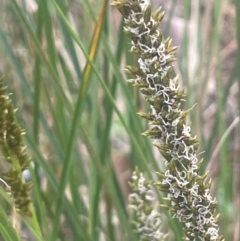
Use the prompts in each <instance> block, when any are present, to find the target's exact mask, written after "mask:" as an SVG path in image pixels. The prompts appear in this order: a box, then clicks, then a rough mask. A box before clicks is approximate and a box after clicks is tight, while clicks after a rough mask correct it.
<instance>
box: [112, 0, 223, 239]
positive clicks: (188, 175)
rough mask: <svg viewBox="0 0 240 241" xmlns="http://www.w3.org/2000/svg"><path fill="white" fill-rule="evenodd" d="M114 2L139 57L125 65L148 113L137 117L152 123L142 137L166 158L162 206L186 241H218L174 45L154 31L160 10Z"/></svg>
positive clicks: (126, 0) (127, 0)
mask: <svg viewBox="0 0 240 241" xmlns="http://www.w3.org/2000/svg"><path fill="white" fill-rule="evenodd" d="M113 2H114V5H115V6H116V7H117V8H118V9H119V11H120V12H121V13H122V15H123V17H124V20H125V27H124V31H125V33H126V34H127V35H128V36H129V37H130V38H131V40H132V47H131V52H133V53H135V54H137V57H138V60H137V66H136V67H134V66H127V69H128V71H129V72H130V73H131V74H132V75H133V76H134V78H135V82H134V81H131V83H133V84H134V85H137V86H138V87H140V91H141V93H142V94H143V95H144V97H145V99H146V100H147V102H148V103H149V104H150V107H151V110H152V113H151V115H149V114H143V113H142V112H141V114H140V115H141V116H143V117H144V118H146V119H149V121H150V125H152V127H151V128H150V129H149V130H147V131H146V132H144V133H143V135H145V136H148V137H150V138H152V139H154V142H153V145H155V146H156V147H157V148H158V149H159V151H160V153H161V154H162V156H163V157H164V158H165V159H166V161H165V165H166V171H165V173H164V174H161V175H160V176H159V178H160V179H161V182H159V181H157V182H156V183H155V185H156V187H157V188H159V189H160V190H162V191H164V192H167V199H168V200H169V205H167V206H166V207H165V208H167V209H168V210H169V211H171V212H172V213H173V217H174V218H178V219H179V220H180V221H181V222H183V224H184V232H185V240H186V241H190V240H191V241H193V240H196V239H197V240H198V239H199V240H201V241H210V240H211V241H222V240H223V238H222V237H221V236H219V235H218V225H217V223H216V217H217V215H216V214H215V208H216V204H217V202H216V200H215V199H214V198H212V197H211V196H210V193H209V183H210V182H208V183H206V181H205V179H206V176H207V173H205V174H203V175H202V176H201V175H200V174H199V170H200V166H201V164H202V160H198V157H197V149H198V146H199V140H198V139H197V138H196V137H192V136H191V125H190V124H187V121H186V117H187V114H188V113H189V111H190V110H182V109H181V106H182V103H183V101H185V94H184V91H183V90H180V89H179V83H178V78H179V77H178V76H175V74H174V71H173V67H172V62H173V61H175V60H176V58H175V53H176V50H177V47H175V46H172V39H171V38H170V37H168V38H166V39H165V40H164V39H163V37H162V32H161V30H159V29H158V28H159V23H160V21H161V20H162V18H163V16H164V12H163V11H162V10H161V8H159V9H158V10H157V11H156V12H155V13H154V14H150V5H149V1H148V0H114V1H113ZM145 240H149V239H145ZM151 240H156V239H151Z"/></svg>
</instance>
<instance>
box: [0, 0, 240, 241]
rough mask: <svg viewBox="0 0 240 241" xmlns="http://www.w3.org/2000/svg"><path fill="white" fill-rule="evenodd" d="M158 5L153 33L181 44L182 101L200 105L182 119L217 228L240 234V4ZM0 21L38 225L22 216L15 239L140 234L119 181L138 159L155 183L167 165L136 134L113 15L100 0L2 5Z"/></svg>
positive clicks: (3, 69) (124, 46)
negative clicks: (207, 183) (214, 205)
mask: <svg viewBox="0 0 240 241" xmlns="http://www.w3.org/2000/svg"><path fill="white" fill-rule="evenodd" d="M166 2H167V3H166ZM160 5H162V6H163V9H164V10H165V13H166V14H165V18H164V20H163V21H162V24H161V26H160V28H161V29H162V30H163V33H164V36H165V37H167V36H170V37H172V38H173V44H174V45H177V46H179V49H178V53H177V61H176V62H175V64H174V66H175V71H176V73H177V74H179V75H180V81H181V86H182V87H183V88H184V89H185V92H186V93H187V101H186V104H185V108H191V107H192V106H193V105H194V104H195V103H197V105H195V106H194V108H193V110H192V112H191V114H190V115H189V122H190V123H192V133H193V135H197V136H198V137H199V139H200V140H201V147H200V150H199V158H202V157H203V158H204V163H203V165H202V172H204V171H205V170H209V177H211V179H212V188H211V193H212V195H213V196H216V198H217V200H218V202H219V205H218V212H219V213H220V218H219V225H220V233H221V234H223V235H224V237H225V239H226V240H232V241H240V233H239V232H240V231H239V222H240V211H239V210H240V158H239V156H240V125H239V120H240V119H239V108H240V95H239V84H240V1H238V0H235V1H230V0H219V1H207V0H206V1H205V0H204V1H200V0H194V1H190V0H169V1H163V0H155V1H154V0H153V1H152V6H153V9H157V7H159V6H160ZM0 23H1V24H0V75H3V76H4V82H5V84H6V85H7V86H8V89H7V91H8V92H9V93H12V95H11V98H12V101H13V104H14V107H15V108H18V111H17V120H18V122H19V123H20V124H21V126H22V127H23V128H24V129H25V130H26V136H25V141H26V144H27V146H28V151H29V154H30V155H31V156H32V163H33V165H32V169H31V180H32V182H33V190H32V194H31V195H32V198H33V201H34V207H35V209H36V214H37V217H38V223H39V225H40V227H41V232H40V233H37V232H36V230H34V227H33V226H32V225H31V220H29V219H24V220H21V219H20V218H18V219H17V227H18V228H17V230H18V231H19V233H20V235H21V238H22V240H51V241H54V240H74V241H77V240H90V241H91V240H92V241H96V240H106V241H107V240H111V241H115V240H116V241H117V240H139V238H138V237H137V235H136V234H135V233H134V232H133V230H132V228H131V225H130V222H129V214H128V208H127V196H128V194H129V191H130V190H129V187H128V184H127V182H128V181H129V178H130V176H131V173H132V170H133V169H134V167H135V166H136V165H137V166H138V167H139V168H140V170H141V171H143V172H144V173H145V174H146V175H148V177H149V178H152V179H156V175H155V172H156V171H159V170H162V171H163V170H164V160H163V158H161V157H160V155H159V153H157V152H156V149H155V148H154V147H152V145H151V143H150V140H148V139H147V138H145V137H143V136H141V133H142V132H143V131H145V130H146V129H147V122H146V121H144V120H142V119H141V118H140V117H138V116H137V115H136V112H138V111H141V110H146V111H148V110H149V106H147V104H146V103H145V101H144V100H143V98H142V96H141V95H140V94H139V93H138V90H136V89H134V88H132V86H131V85H129V84H128V83H127V82H126V79H127V78H131V77H130V76H127V73H126V72H125V71H124V66H125V65H126V64H134V63H135V58H134V56H133V55H132V54H131V53H129V51H128V50H129V48H130V40H129V39H127V37H126V36H125V35H124V34H123V32H122V26H123V21H122V18H121V15H120V14H119V12H118V11H117V10H116V9H115V8H114V7H112V6H110V2H108V1H105V2H104V1H103V0H101V1H100V0H84V1H83V0H1V7H0ZM87 63H88V64H87ZM0 167H1V171H0V173H2V172H3V171H4V168H6V167H5V166H4V164H3V163H2V162H0ZM25 176H26V177H27V178H29V173H26V175H25ZM1 195H3V192H1ZM160 195H162V194H160V193H158V192H157V196H158V197H160ZM6 199H7V197H6V198H4V199H3V198H1V201H0V202H1V203H0V204H1V206H2V207H4V210H5V212H6V214H7V215H8V216H9V217H12V211H11V204H9V203H8V202H6ZM160 202H162V201H161V199H160ZM161 212H162V213H163V216H162V220H163V230H164V231H166V232H169V239H168V240H174V241H180V240H182V238H181V237H182V236H183V232H182V229H181V224H179V222H178V221H177V220H175V219H172V218H171V215H169V214H168V213H167V212H166V211H165V210H161Z"/></svg>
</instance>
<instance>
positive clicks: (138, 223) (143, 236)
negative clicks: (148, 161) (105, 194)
mask: <svg viewBox="0 0 240 241" xmlns="http://www.w3.org/2000/svg"><path fill="white" fill-rule="evenodd" d="M129 185H130V187H131V190H132V193H131V194H130V195H129V207H130V208H131V209H133V211H134V214H135V218H134V221H133V224H134V225H135V230H136V232H137V233H138V234H139V235H140V240H141V241H163V240H166V237H167V234H165V233H163V232H162V231H161V226H162V222H161V216H160V213H159V211H158V202H157V201H156V200H155V199H156V197H155V195H154V192H153V190H152V181H149V180H147V179H146V177H145V176H144V174H143V173H142V172H140V171H139V169H138V168H136V170H135V171H134V172H133V174H132V178H131V181H130V182H129Z"/></svg>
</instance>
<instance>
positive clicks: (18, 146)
mask: <svg viewBox="0 0 240 241" xmlns="http://www.w3.org/2000/svg"><path fill="white" fill-rule="evenodd" d="M15 112H16V110H14V108H13V105H12V102H11V100H10V98H9V95H8V94H7V93H6V88H5V87H4V85H3V79H2V78H0V153H1V155H0V158H1V161H3V160H4V161H5V162H7V163H8V166H9V167H8V170H7V171H5V172H4V173H3V179H4V181H5V182H6V183H7V185H8V187H9V188H10V193H11V196H12V199H13V202H14V207H15V209H16V210H17V211H18V212H19V213H20V214H22V215H26V216H31V214H32V213H31V208H30V203H31V199H30V196H29V190H30V187H31V184H30V183H25V181H24V179H23V176H22V172H23V171H24V170H26V169H27V168H28V167H29V163H30V158H29V156H28V154H27V152H26V146H25V145H24V144H23V140H22V135H23V134H24V131H23V130H22V129H21V127H20V126H19V125H18V124H17V123H16V121H15Z"/></svg>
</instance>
